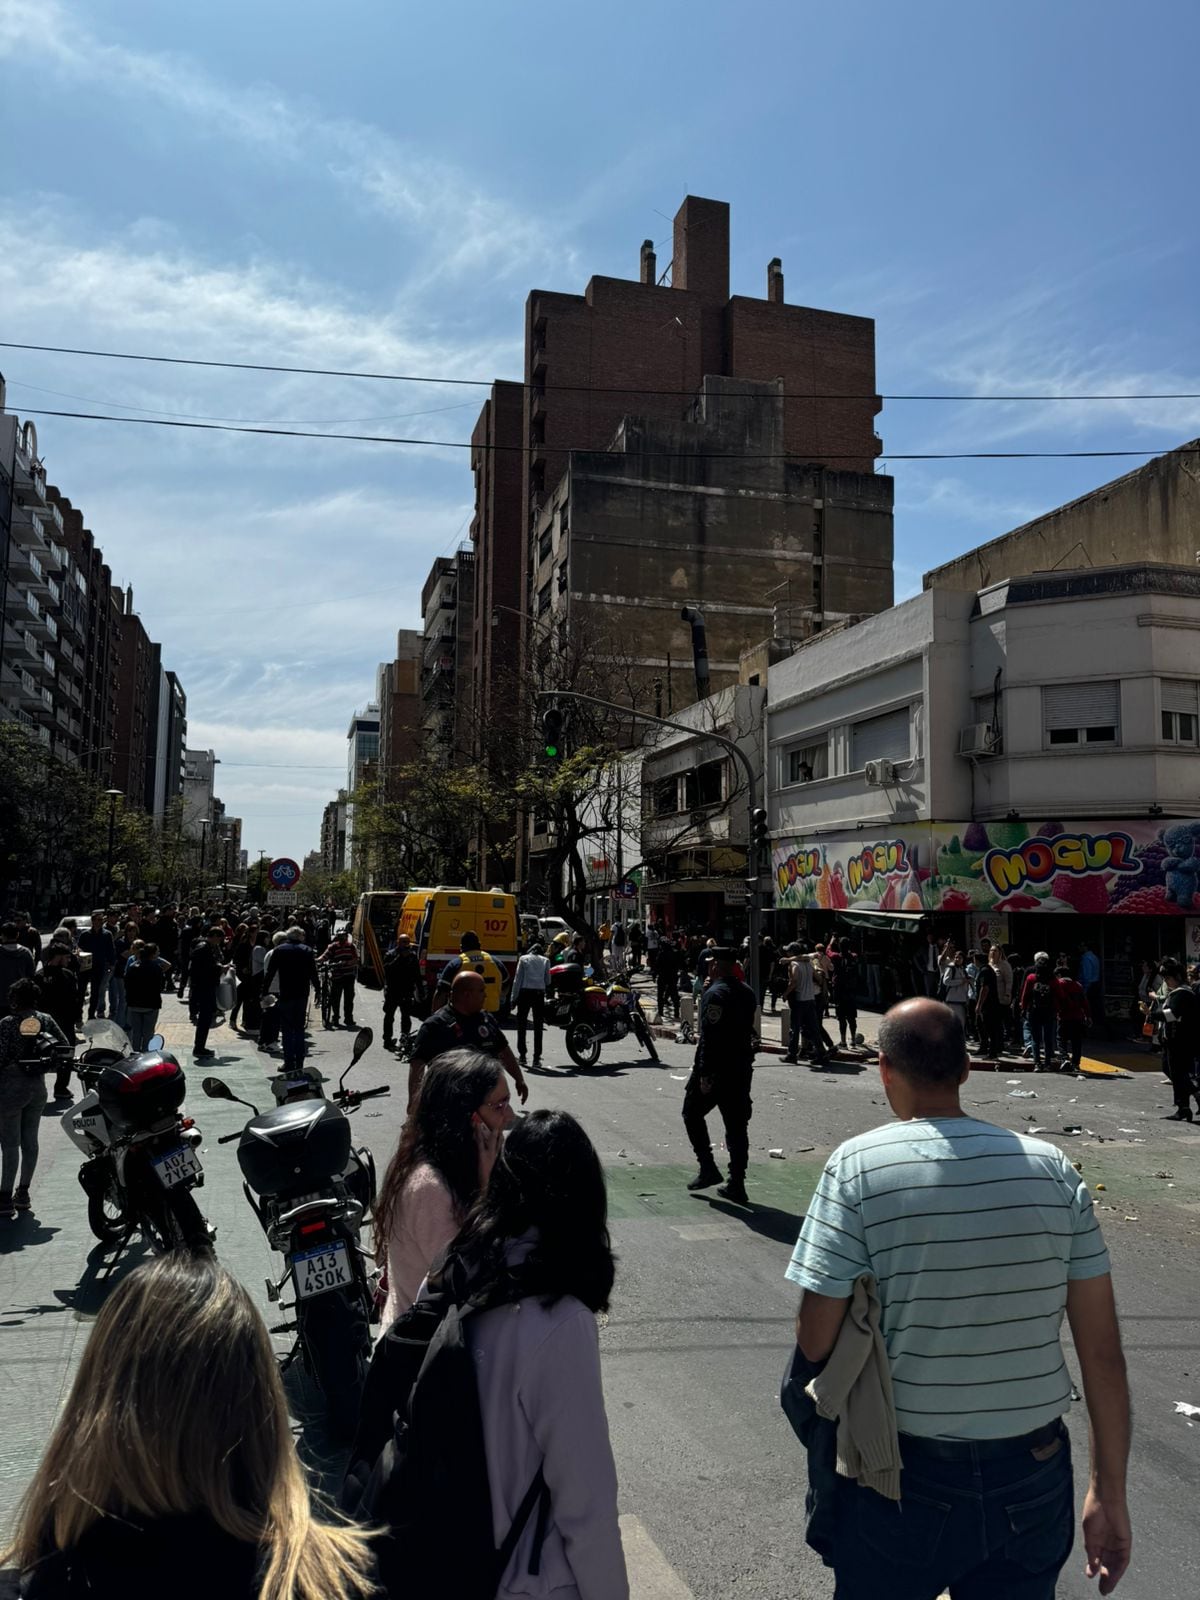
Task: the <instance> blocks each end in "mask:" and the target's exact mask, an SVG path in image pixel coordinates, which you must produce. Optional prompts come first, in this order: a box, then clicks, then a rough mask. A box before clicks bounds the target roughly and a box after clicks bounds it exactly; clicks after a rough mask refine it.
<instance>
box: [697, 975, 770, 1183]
mask: <svg viewBox="0 0 1200 1600" xmlns="http://www.w3.org/2000/svg"><path fill="white" fill-rule="evenodd" d="M711 971H712V974H713V980H712V982H711V983H710V985H709V987H708V988H707V989H706V990H705V992H704V993H703V995H701V997H700V1042H699V1043H698V1044H697V1046H696V1059H695V1062H694V1063H693V1066H692V1074H691V1077H690V1078H689V1079H688V1081H687V1087H686V1088H685V1089H684V1091H683V1125H684V1127H685V1128H686V1129H687V1135H688V1138H689V1139H690V1140H691V1143H692V1149H693V1150H694V1151H695V1152H696V1157H697V1159H698V1160H699V1162H700V1171H699V1172H698V1173H697V1175H696V1176H695V1177H694V1178H693V1179H692V1181H691V1183H689V1184H688V1188H689V1189H691V1190H693V1191H694V1190H697V1189H708V1188H710V1187H711V1186H712V1185H713V1184H714V1183H721V1169H720V1168H719V1167H718V1166H717V1164H716V1162H715V1161H714V1160H713V1152H712V1143H711V1141H710V1140H709V1137H708V1124H707V1123H706V1122H705V1120H704V1119H705V1118H706V1117H707V1116H708V1114H709V1112H710V1111H712V1110H713V1108H714V1107H716V1108H717V1109H718V1110H719V1111H720V1113H721V1118H722V1120H723V1122H724V1123H725V1148H726V1149H727V1150H728V1151H729V1182H728V1183H724V1184H721V1187H720V1188H719V1189H718V1190H717V1193H718V1194H719V1195H720V1196H721V1197H722V1199H724V1200H732V1201H733V1202H734V1204H735V1205H740V1206H748V1205H749V1204H750V1197H749V1195H747V1193H746V1167H747V1166H748V1164H749V1161H750V1113H751V1110H752V1108H753V1102H752V1101H751V1099H750V1082H751V1079H752V1078H753V1076H754V1051H755V1048H756V1046H757V1043H758V1041H757V1039H756V1038H755V1034H754V1014H755V1011H756V1009H757V1002H756V1000H755V998H754V991H753V989H751V988H750V986H749V984H746V983H743V982H742V981H741V979H740V978H738V976H737V973H736V969H735V961H734V954H733V951H732V950H714V951H713V952H712V961H711Z"/></svg>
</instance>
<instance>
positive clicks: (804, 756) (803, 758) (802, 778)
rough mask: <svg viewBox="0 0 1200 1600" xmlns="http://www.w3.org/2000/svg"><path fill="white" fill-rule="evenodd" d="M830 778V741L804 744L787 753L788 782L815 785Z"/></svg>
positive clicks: (823, 740)
mask: <svg viewBox="0 0 1200 1600" xmlns="http://www.w3.org/2000/svg"><path fill="white" fill-rule="evenodd" d="M828 776H829V740H828V739H822V740H821V741H820V742H819V743H817V744H802V745H798V746H797V747H796V749H794V750H789V751H788V752H787V782H788V783H789V784H792V783H815V782H816V781H817V779H818V778H827V777H828Z"/></svg>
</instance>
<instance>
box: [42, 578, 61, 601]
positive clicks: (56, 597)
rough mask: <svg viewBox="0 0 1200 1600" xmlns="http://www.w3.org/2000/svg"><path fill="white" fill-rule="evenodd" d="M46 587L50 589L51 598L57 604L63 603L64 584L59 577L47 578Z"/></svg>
mask: <svg viewBox="0 0 1200 1600" xmlns="http://www.w3.org/2000/svg"><path fill="white" fill-rule="evenodd" d="M46 587H47V589H49V591H50V598H51V600H52V601H53V602H54V604H55V605H56V606H60V605H62V585H61V584H60V583H59V581H58V579H57V578H50V577H48V578H47V579H46Z"/></svg>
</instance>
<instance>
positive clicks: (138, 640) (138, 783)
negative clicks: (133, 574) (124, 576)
mask: <svg viewBox="0 0 1200 1600" xmlns="http://www.w3.org/2000/svg"><path fill="white" fill-rule="evenodd" d="M122 600H123V607H122V612H121V623H120V632H119V634H118V637H117V671H118V679H117V694H116V699H115V703H114V727H113V732H114V735H115V744H114V748H113V766H112V781H113V787H114V788H116V789H120V791H121V793H122V794H123V795H125V796H126V797H127V800H128V803H129V804H131V805H135V806H139V807H140V806H142V805H143V803H144V798H145V790H146V783H147V774H148V772H149V768H150V760H151V755H152V752H153V739H154V711H155V696H156V693H157V687H158V685H157V678H156V672H155V646H154V644H153V643H152V641H151V639H150V636H149V634H148V633H147V632H146V630H145V628H144V627H143V626H142V620H141V618H140V617H139V616H138V615H137V613H136V612H135V611H134V609H133V590H132V589H131V588H130V589H126V590H125V591H124V594H123V595H122Z"/></svg>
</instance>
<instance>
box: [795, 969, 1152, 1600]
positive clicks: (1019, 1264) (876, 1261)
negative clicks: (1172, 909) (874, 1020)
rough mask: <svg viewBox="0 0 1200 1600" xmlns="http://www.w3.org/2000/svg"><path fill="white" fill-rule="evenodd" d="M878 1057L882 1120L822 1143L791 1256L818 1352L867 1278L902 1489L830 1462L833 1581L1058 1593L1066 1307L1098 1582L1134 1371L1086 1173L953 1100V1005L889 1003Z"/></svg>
mask: <svg viewBox="0 0 1200 1600" xmlns="http://www.w3.org/2000/svg"><path fill="white" fill-rule="evenodd" d="M879 1067H880V1076H881V1077H882V1079H883V1086H884V1090H885V1092H886V1094H887V1097H888V1101H889V1103H890V1105H891V1107H892V1110H893V1111H894V1112H895V1114H896V1117H897V1119H898V1120H897V1121H896V1122H892V1123H889V1124H887V1125H886V1126H885V1127H882V1128H876V1129H874V1130H873V1131H872V1132H870V1133H865V1134H861V1135H859V1136H858V1137H857V1138H854V1139H849V1140H847V1141H846V1143H845V1144H843V1145H841V1146H840V1147H839V1148H838V1149H837V1150H835V1151H834V1153H833V1155H832V1156H831V1157H830V1159H829V1163H828V1165H827V1166H826V1168H825V1171H824V1173H823V1175H822V1178H821V1181H820V1183H819V1184H818V1186H817V1190H816V1193H815V1194H814V1195H813V1199H812V1203H811V1204H810V1206H809V1209H808V1215H807V1216H806V1217H805V1220H804V1225H803V1227H802V1228H801V1230H800V1237H799V1239H798V1241H797V1243H796V1248H795V1251H794V1252H793V1254H792V1260H791V1264H790V1266H789V1267H788V1273H787V1275H788V1277H789V1278H790V1279H791V1281H792V1282H793V1283H796V1284H799V1285H800V1287H801V1288H802V1289H803V1291H804V1293H803V1296H802V1299H801V1302H800V1311H799V1315H798V1317H797V1321H796V1338H797V1341H798V1342H799V1345H800V1349H801V1351H802V1353H803V1354H804V1356H805V1357H806V1358H807V1359H808V1360H809V1361H812V1362H822V1361H824V1359H825V1358H826V1357H827V1356H828V1355H829V1352H830V1351H831V1350H832V1349H833V1346H834V1344H835V1343H836V1341H837V1337H838V1333H839V1331H840V1328H841V1325H842V1319H843V1317H844V1315H845V1310H846V1306H847V1304H848V1302H849V1299H850V1296H851V1294H852V1292H853V1289H854V1284H855V1282H856V1281H857V1279H858V1278H860V1277H861V1276H863V1275H864V1274H869V1275H870V1276H871V1277H873V1278H874V1279H875V1282H876V1285H877V1292H878V1296H879V1302H880V1307H881V1318H880V1325H881V1329H882V1333H883V1338H884V1342H885V1344H886V1346H887V1351H888V1360H889V1365H890V1370H891V1378H892V1388H893V1394H894V1399H895V1406H896V1422H897V1427H898V1429H899V1433H900V1450H901V1458H902V1461H903V1472H902V1474H901V1498H900V1501H899V1504H897V1503H896V1502H894V1501H890V1500H887V1499H885V1498H883V1497H882V1496H881V1495H879V1494H877V1493H876V1492H875V1491H874V1490H873V1489H868V1488H865V1487H862V1486H860V1485H859V1484H857V1483H855V1482H853V1481H851V1480H849V1479H845V1478H839V1480H838V1498H837V1505H836V1522H835V1536H834V1569H835V1573H836V1577H837V1600H877V1597H878V1596H879V1595H881V1594H883V1593H886V1595H887V1597H888V1600H935V1597H936V1596H937V1595H939V1594H940V1593H941V1592H942V1591H943V1590H944V1589H947V1588H948V1589H949V1591H950V1594H951V1596H952V1597H953V1600H1053V1596H1054V1589H1055V1582H1056V1580H1057V1577H1058V1574H1059V1572H1060V1571H1061V1569H1062V1567H1063V1565H1064V1563H1065V1562H1066V1559H1067V1557H1068V1555H1069V1554H1070V1551H1071V1545H1072V1542H1073V1535H1074V1517H1073V1503H1072V1474H1071V1454H1070V1442H1069V1439H1068V1436H1067V1432H1066V1429H1065V1427H1064V1426H1063V1423H1062V1415H1063V1412H1064V1411H1065V1410H1066V1409H1067V1407H1068V1406H1069V1404H1070V1402H1071V1380H1070V1376H1069V1374H1068V1372H1067V1367H1066V1363H1065V1361H1064V1360H1063V1354H1062V1348H1061V1345H1060V1342H1059V1334H1060V1329H1061V1325H1062V1319H1063V1314H1064V1312H1065V1313H1066V1316H1067V1318H1068V1320H1069V1322H1070V1325H1071V1334H1072V1337H1073V1339H1074V1342H1075V1350H1076V1353H1077V1355H1078V1357H1079V1363H1080V1368H1081V1371H1082V1374H1083V1387H1084V1397H1085V1399H1086V1401H1087V1407H1088V1413H1089V1418H1090V1422H1091V1433H1090V1442H1091V1470H1090V1475H1089V1480H1088V1488H1087V1492H1086V1495H1085V1498H1084V1503H1083V1522H1082V1527H1083V1541H1084V1546H1085V1550H1086V1556H1087V1572H1088V1575H1089V1576H1094V1577H1098V1578H1099V1580H1100V1581H1099V1592H1100V1593H1101V1594H1110V1593H1111V1592H1112V1590H1113V1589H1114V1588H1115V1587H1116V1585H1117V1583H1118V1581H1119V1580H1120V1578H1121V1575H1122V1574H1123V1573H1124V1571H1125V1569H1126V1567H1127V1566H1128V1565H1129V1556H1130V1549H1131V1542H1132V1541H1131V1535H1130V1527H1129V1512H1128V1508H1127V1505H1126V1496H1125V1471H1126V1462H1127V1458H1128V1454H1129V1433H1130V1415H1129V1389H1128V1384H1127V1381H1126V1375H1125V1362H1124V1357H1123V1355H1122V1351H1121V1337H1120V1330H1119V1327H1118V1323H1117V1314H1116V1306H1115V1302H1114V1299H1113V1289H1112V1278H1111V1275H1110V1271H1109V1260H1108V1251H1107V1249H1106V1248H1105V1244H1104V1238H1103V1235H1102V1234H1101V1231H1100V1224H1099V1222H1098V1221H1097V1220H1096V1217H1095V1215H1094V1214H1093V1211H1092V1201H1091V1196H1090V1195H1089V1193H1088V1189H1087V1185H1086V1184H1085V1183H1084V1182H1083V1180H1082V1178H1081V1177H1080V1176H1079V1174H1078V1173H1077V1172H1076V1171H1075V1169H1074V1167H1073V1166H1072V1165H1071V1163H1070V1161H1069V1160H1068V1159H1067V1158H1066V1156H1065V1155H1064V1154H1063V1152H1062V1151H1061V1150H1059V1149H1058V1148H1057V1147H1056V1146H1054V1145H1051V1144H1047V1143H1045V1142H1044V1141H1042V1140H1040V1139H1032V1138H1029V1137H1027V1136H1026V1135H1024V1134H1018V1133H1012V1132H1010V1131H1009V1130H1008V1129H1006V1128H998V1127H996V1126H994V1125H993V1124H992V1123H988V1122H981V1121H979V1120H978V1119H977V1118H975V1117H972V1116H969V1115H968V1114H967V1113H966V1112H964V1111H963V1109H962V1106H961V1105H960V1103H959V1090H960V1087H961V1085H962V1083H963V1082H964V1081H965V1079H966V1076H967V1071H968V1065H967V1050H966V1041H965V1039H964V1037H963V1031H962V1025H961V1023H960V1022H959V1020H958V1018H957V1017H956V1016H955V1015H954V1013H953V1012H952V1011H951V1010H950V1008H949V1007H948V1006H944V1005H942V1004H940V1003H939V1002H938V1001H936V1000H928V999H918V1000H906V1001H904V1002H903V1003H902V1004H901V1005H898V1006H895V1007H893V1009H892V1010H891V1011H890V1012H888V1014H887V1016H886V1017H885V1018H884V1021H883V1024H882V1025H881V1028H880V1032H879ZM885 1573H886V1584H884V1583H883V1577H882V1575H883V1574H885Z"/></svg>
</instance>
